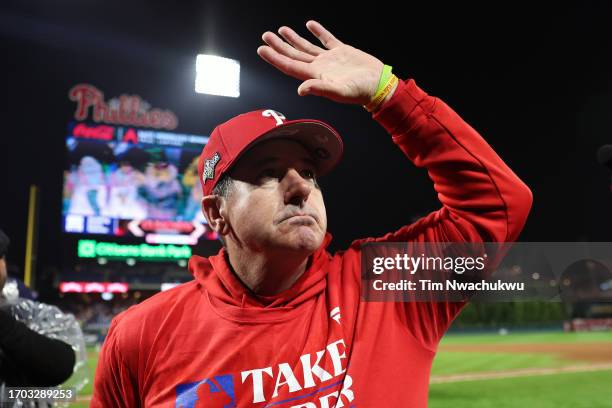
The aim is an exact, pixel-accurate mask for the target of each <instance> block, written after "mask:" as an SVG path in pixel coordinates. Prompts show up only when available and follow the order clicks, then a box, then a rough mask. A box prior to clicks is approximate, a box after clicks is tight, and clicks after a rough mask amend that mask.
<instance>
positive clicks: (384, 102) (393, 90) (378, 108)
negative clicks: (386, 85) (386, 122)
mask: <svg viewBox="0 0 612 408" xmlns="http://www.w3.org/2000/svg"><path fill="white" fill-rule="evenodd" d="M398 85H399V82H396V83H395V84H393V87H392V88H391V91H389V93H388V94H387V96H385V99H383V100H382V102H381V103H380V105H378V106H377V107H376V108H374V110H373V111H372V113H376V112H378V111H379V110H381V109H382V107H383V106H384V105H385V104H386V103H387V102H388V101H389V99H391V98H393V95H394V94H395V90H396V89H397V86H398Z"/></svg>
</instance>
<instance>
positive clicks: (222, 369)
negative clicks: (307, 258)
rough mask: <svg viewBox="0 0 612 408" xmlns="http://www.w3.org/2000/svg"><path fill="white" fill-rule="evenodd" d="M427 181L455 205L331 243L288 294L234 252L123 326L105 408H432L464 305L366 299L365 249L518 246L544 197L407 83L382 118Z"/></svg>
mask: <svg viewBox="0 0 612 408" xmlns="http://www.w3.org/2000/svg"><path fill="white" fill-rule="evenodd" d="M373 117H374V119H376V120H377V121H378V122H379V123H380V124H381V125H382V126H383V127H384V128H385V129H386V130H387V131H388V132H389V133H390V134H391V135H392V136H393V142H394V143H395V144H397V145H398V146H399V148H400V149H401V150H402V151H403V152H404V153H405V154H406V156H408V158H409V159H410V160H411V161H412V162H413V163H414V164H415V165H416V166H419V167H425V168H426V169H427V170H428V173H429V176H430V178H431V179H432V180H433V182H434V188H435V189H436V191H437V192H438V197H439V199H440V201H441V202H442V208H441V209H439V210H438V211H435V212H433V213H431V214H429V215H428V216H426V217H424V218H422V219H420V220H419V221H417V222H415V223H414V224H411V225H407V226H404V227H402V228H400V229H399V230H397V231H395V232H392V233H389V234H386V235H385V236H383V237H380V238H367V239H362V240H358V241H355V242H353V243H352V244H351V246H350V247H349V248H348V249H347V250H346V251H340V252H337V253H335V254H333V255H331V254H330V253H329V252H327V251H326V247H327V245H328V244H329V241H330V240H331V236H330V235H329V234H327V236H326V238H325V242H324V243H323V245H322V246H321V248H319V249H318V250H317V251H316V252H315V253H314V254H313V256H312V260H311V262H310V266H309V268H308V269H307V271H306V272H305V273H304V274H303V275H302V276H301V277H300V279H299V280H298V281H297V282H296V283H295V284H294V285H293V286H292V287H291V288H290V289H288V290H286V291H284V292H282V293H280V294H278V295H276V296H272V297H266V298H261V297H256V296H254V295H253V294H251V293H250V292H249V291H248V290H247V289H246V288H245V287H244V286H243V284H242V283H241V282H240V281H239V280H238V278H237V277H236V276H235V275H234V274H233V272H232V271H231V270H230V269H229V267H228V264H227V261H226V257H225V252H224V250H221V251H220V252H219V254H217V255H215V256H212V257H210V258H201V257H197V256H194V257H192V258H191V260H190V264H189V269H190V271H191V272H192V274H193V275H194V277H195V279H194V280H193V281H191V282H189V283H186V284H184V285H181V286H179V287H177V288H174V289H172V290H169V291H167V292H163V293H160V294H158V295H156V296H153V297H152V298H150V299H148V300H146V301H145V302H143V303H141V304H139V305H137V306H134V307H132V308H130V309H129V310H127V311H126V312H123V313H121V314H120V315H118V316H117V317H116V318H115V319H114V320H113V323H112V325H111V328H110V331H109V334H108V337H107V338H106V341H105V343H104V346H103V348H102V352H101V354H100V360H99V363H98V368H97V371H96V377H95V382H94V395H93V400H92V403H91V406H92V407H135V406H145V407H162V406H163V407H172V406H174V407H184V408H187V407H225V408H227V407H279V408H280V407H294V408H298V407H299V408H319V407H321V408H323V407H324V408H331V407H336V408H341V407H347V408H348V407H362V408H366V407H368V408H369V407H417V408H418V407H426V406H427V391H428V384H429V373H430V369H431V364H432V360H433V358H434V355H435V353H436V348H437V345H438V342H439V341H440V339H441V337H442V335H443V334H444V332H445V331H446V330H447V328H448V326H449V325H450V323H451V322H452V320H453V319H454V318H455V317H456V316H457V314H458V313H459V311H460V310H461V307H462V306H463V305H464V304H463V303H450V302H446V303H445V302H437V303H434V302H431V303H427V302H419V303H417V302H410V303H393V302H363V301H361V299H360V291H361V288H360V286H361V278H360V276H361V271H360V254H361V246H362V244H364V243H365V242H373V241H376V242H397V241H418V242H464V241H467V242H483V241H491V242H504V241H513V240H515V239H516V238H517V237H518V235H519V232H520V231H521V229H522V227H523V225H524V223H525V220H526V218H527V214H528V212H529V209H530V207H531V201H532V196H531V191H530V190H529V189H528V188H527V187H526V186H525V184H523V182H521V180H520V179H519V178H518V177H517V176H516V175H515V174H514V173H513V172H512V170H510V169H509V168H508V167H507V166H506V165H505V164H504V163H503V161H502V160H501V159H500V158H499V157H498V156H497V155H496V154H495V152H494V151H493V150H492V149H491V147H490V146H489V145H488V144H487V143H486V142H485V141H484V140H483V139H482V138H481V137H480V136H479V135H478V133H477V132H476V131H475V130H474V129H472V128H471V127H470V126H469V125H467V124H466V123H465V122H464V121H463V120H462V119H461V118H460V117H459V116H458V115H457V114H456V113H455V112H454V111H453V110H451V109H450V108H449V107H448V106H447V105H446V104H445V103H444V102H442V101H441V100H440V99H437V98H434V97H431V96H428V95H427V94H426V93H425V92H423V91H422V90H421V89H420V88H418V87H417V86H416V84H415V83H414V81H413V80H408V81H406V82H400V84H399V86H398V88H397V90H396V92H395V94H394V95H393V97H392V98H391V99H390V100H389V101H388V102H387V103H386V104H385V105H384V107H383V108H382V109H381V110H380V111H379V112H377V113H375V114H374V115H373Z"/></svg>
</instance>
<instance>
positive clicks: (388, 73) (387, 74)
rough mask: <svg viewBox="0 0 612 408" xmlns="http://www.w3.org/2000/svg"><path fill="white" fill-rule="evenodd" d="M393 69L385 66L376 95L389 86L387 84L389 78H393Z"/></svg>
mask: <svg viewBox="0 0 612 408" xmlns="http://www.w3.org/2000/svg"><path fill="white" fill-rule="evenodd" d="M392 69H393V67H392V66H390V65H385V66H384V67H383V70H382V73H381V74H380V80H379V81H378V87H377V88H376V92H374V95H376V94H377V93H379V92H380V91H381V90H382V89H383V88H384V87H385V85H387V82H388V81H389V78H391V75H392V73H391V70H392Z"/></svg>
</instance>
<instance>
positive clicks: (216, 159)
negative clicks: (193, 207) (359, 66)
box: [198, 109, 343, 196]
mask: <svg viewBox="0 0 612 408" xmlns="http://www.w3.org/2000/svg"><path fill="white" fill-rule="evenodd" d="M273 138H284V139H293V140H295V141H297V142H299V143H300V144H301V145H302V146H304V147H305V148H306V149H307V150H308V151H309V152H310V153H311V155H312V157H313V159H314V160H315V163H316V165H317V175H318V176H322V175H324V174H326V173H328V172H329V171H330V170H332V169H333V168H334V167H335V166H336V164H338V162H339V161H340V159H341V157H342V150H343V144H342V139H341V138H340V135H339V134H338V132H336V130H335V129H334V128H332V127H331V126H330V125H328V124H327V123H324V122H321V121H320V120H315V119H298V120H287V119H286V118H285V116H284V115H283V114H282V113H280V112H277V111H275V110H272V109H260V110H256V111H252V112H248V113H243V114H242V115H238V116H236V117H233V118H232V119H230V120H228V121H227V122H225V123H222V124H220V125H218V126H217V127H216V128H215V129H214V130H213V131H212V133H211V134H210V137H209V139H208V143H207V144H206V146H204V150H202V154H201V155H200V158H199V160H198V174H199V175H200V182H201V183H202V191H203V193H204V195H205V196H207V195H210V194H212V191H213V188H214V187H215V185H216V184H217V182H218V181H219V179H220V178H221V176H222V175H223V174H225V173H226V172H227V171H228V170H230V168H231V167H232V165H234V163H236V161H237V160H238V158H240V156H242V154H244V152H246V151H247V150H248V149H250V148H251V147H253V146H254V145H255V144H257V143H259V142H262V141H264V140H270V139H273Z"/></svg>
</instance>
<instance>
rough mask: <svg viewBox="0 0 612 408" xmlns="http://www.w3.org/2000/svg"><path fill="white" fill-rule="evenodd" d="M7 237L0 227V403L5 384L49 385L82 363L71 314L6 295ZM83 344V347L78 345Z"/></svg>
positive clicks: (2, 401) (77, 330) (77, 337)
mask: <svg viewBox="0 0 612 408" xmlns="http://www.w3.org/2000/svg"><path fill="white" fill-rule="evenodd" d="M9 243H10V241H9V238H8V237H7V236H6V234H5V233H4V232H3V231H2V230H0V404H1V403H4V402H6V401H5V398H6V397H5V387H7V386H8V387H11V386H31V387H34V386H35V387H49V386H55V385H59V384H61V383H63V382H64V381H66V380H67V379H68V378H70V376H71V375H72V374H73V372H74V370H75V369H76V368H78V367H79V365H83V364H84V363H83V362H82V360H83V358H79V359H78V360H79V364H75V363H76V362H77V357H82V356H83V355H84V354H83V353H84V351H85V350H84V343H82V339H83V336H82V333H81V332H80V328H79V326H78V324H77V323H76V321H75V320H74V317H73V316H72V315H66V314H64V313H62V312H61V311H59V309H57V308H56V307H54V306H50V305H45V304H43V303H39V302H34V301H32V300H29V299H22V298H19V294H18V293H14V292H12V291H11V292H10V293H9V297H7V296H5V291H4V290H3V289H4V285H5V283H6V281H7V271H6V253H7V249H8V246H9ZM81 345H82V347H81ZM79 352H80V353H81V356H79Z"/></svg>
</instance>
